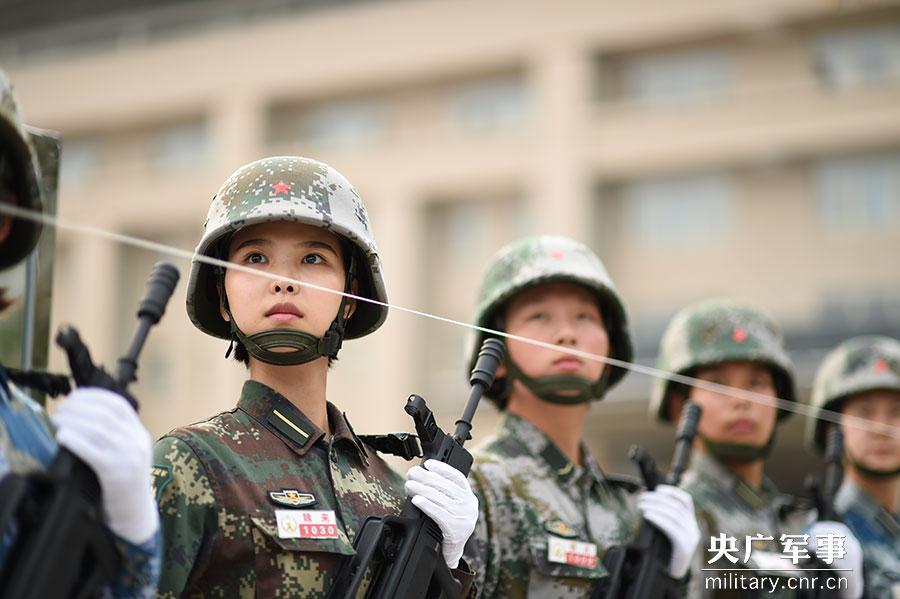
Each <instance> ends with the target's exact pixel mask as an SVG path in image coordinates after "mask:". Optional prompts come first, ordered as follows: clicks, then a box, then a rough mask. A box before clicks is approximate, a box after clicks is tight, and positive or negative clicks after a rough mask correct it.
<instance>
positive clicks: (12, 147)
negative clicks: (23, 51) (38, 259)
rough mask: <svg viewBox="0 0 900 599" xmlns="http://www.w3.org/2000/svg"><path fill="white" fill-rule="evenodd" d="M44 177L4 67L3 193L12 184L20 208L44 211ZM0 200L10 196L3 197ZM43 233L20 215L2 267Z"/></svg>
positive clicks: (2, 252) (0, 77)
mask: <svg viewBox="0 0 900 599" xmlns="http://www.w3.org/2000/svg"><path fill="white" fill-rule="evenodd" d="M4 163H5V164H4ZM40 180H41V174H40V167H39V166H38V161H37V157H36V155H35V151H34V146H33V145H32V143H31V137H30V135H29V133H28V131H27V130H26V127H25V125H24V124H23V123H22V119H21V118H20V117H19V110H18V107H17V106H16V100H15V98H14V97H13V93H12V84H11V83H10V82H9V79H8V78H7V77H6V74H5V73H4V72H3V71H2V70H0V194H2V188H3V187H7V186H8V187H9V191H11V192H12V193H13V194H15V198H16V203H17V205H18V206H19V207H20V208H26V209H28V210H35V211H40V210H42V208H43V204H42V202H41V186H40ZM0 201H7V200H6V199H5V198H0ZM2 216H3V215H0V217H2ZM40 235H41V225H40V223H36V222H34V221H30V220H22V219H18V220H17V221H16V222H15V223H14V224H13V227H12V230H11V231H10V234H9V236H8V237H7V238H6V240H5V241H4V242H3V243H2V244H0V270H2V269H6V268H9V267H10V266H14V265H15V264H17V263H18V262H20V261H21V260H23V259H24V258H25V257H26V256H27V255H28V254H29V253H30V252H31V250H33V249H34V246H35V245H37V242H38V238H39V237H40Z"/></svg>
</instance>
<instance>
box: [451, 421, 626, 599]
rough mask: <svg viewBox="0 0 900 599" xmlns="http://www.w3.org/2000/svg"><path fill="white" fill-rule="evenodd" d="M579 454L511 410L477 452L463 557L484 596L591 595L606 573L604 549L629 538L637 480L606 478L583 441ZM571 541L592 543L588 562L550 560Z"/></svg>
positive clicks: (472, 473)
mask: <svg viewBox="0 0 900 599" xmlns="http://www.w3.org/2000/svg"><path fill="white" fill-rule="evenodd" d="M581 455H582V464H581V465H579V464H574V463H572V462H571V461H570V460H569V459H568V458H567V457H566V456H565V455H564V454H563V453H562V452H561V451H560V450H559V448H557V447H556V445H554V444H553V442H552V441H550V439H548V438H547V437H546V436H545V435H544V434H543V433H542V432H541V431H540V430H539V429H538V428H537V427H536V426H534V425H533V424H531V423H530V422H528V421H527V420H524V419H522V418H520V417H518V416H516V415H514V414H509V413H507V414H504V415H503V419H502V420H501V423H500V429H499V431H498V432H497V434H496V435H495V436H493V437H491V438H490V439H488V440H486V441H485V443H484V445H483V446H482V447H481V448H480V449H479V450H478V451H476V452H475V466H474V467H473V468H472V472H471V473H470V475H469V479H470V481H471V483H472V488H473V490H474V491H475V494H476V495H477V496H478V501H479V505H480V511H479V516H478V522H477V524H476V526H475V533H474V534H473V535H472V539H471V541H470V543H469V545H468V546H467V548H466V557H467V559H468V560H469V563H471V564H472V568H473V569H474V570H475V572H476V581H477V585H478V587H479V589H483V591H482V592H483V594H484V596H485V597H525V596H530V597H558V598H563V597H588V596H590V594H591V591H592V589H593V588H594V586H596V584H597V582H598V580H599V579H600V578H602V577H603V576H605V575H606V570H605V569H604V567H603V564H602V563H601V561H600V560H601V559H602V557H603V554H604V553H605V551H606V550H607V549H609V548H610V547H611V546H614V545H620V544H622V543H626V542H628V541H630V540H631V539H633V538H634V535H635V533H636V532H637V529H638V526H639V525H640V521H641V517H640V514H639V513H638V511H637V491H638V490H639V485H637V484H636V483H634V482H630V481H626V480H623V479H619V478H611V477H608V476H607V475H605V474H604V473H603V471H602V470H601V469H600V467H599V466H598V465H597V462H596V461H595V460H594V458H593V456H591V454H590V453H589V452H588V450H587V447H585V446H583V445H582V447H581ZM573 540H574V541H579V542H581V543H585V544H591V545H593V546H594V547H595V549H596V552H597V554H596V556H595V559H594V560H593V563H590V560H589V561H587V562H585V563H583V564H581V565H574V564H567V563H559V562H558V561H551V560H550V559H549V557H550V550H551V545H556V544H559V543H560V542H563V543H565V542H568V541H573ZM563 561H564V560H563Z"/></svg>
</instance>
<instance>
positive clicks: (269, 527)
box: [154, 157, 477, 597]
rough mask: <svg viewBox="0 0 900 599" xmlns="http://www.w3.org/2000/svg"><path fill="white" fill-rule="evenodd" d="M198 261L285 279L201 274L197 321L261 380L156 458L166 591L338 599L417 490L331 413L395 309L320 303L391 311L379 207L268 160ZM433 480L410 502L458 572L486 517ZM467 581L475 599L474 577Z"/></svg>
mask: <svg viewBox="0 0 900 599" xmlns="http://www.w3.org/2000/svg"><path fill="white" fill-rule="evenodd" d="M197 254H202V255H206V256H214V257H220V258H227V260H228V261H229V262H234V263H237V264H241V265H244V266H246V267H249V268H252V269H256V270H259V271H260V272H263V273H269V274H272V275H277V276H278V279H277V280H272V279H270V278H264V277H261V276H256V275H253V274H248V273H247V272H243V271H239V270H235V269H232V268H229V269H226V270H222V269H219V268H214V267H212V266H209V265H208V264H203V263H200V262H195V263H194V265H193V268H192V270H191V276H190V281H189V283H188V293H187V310H188V314H189V315H190V318H191V320H192V321H193V323H194V324H195V325H196V326H197V328H199V329H200V330H201V331H203V332H205V333H207V334H209V335H213V336H215V337H220V338H223V339H230V340H231V343H232V344H233V347H234V353H235V357H236V358H237V359H238V360H241V361H244V362H245V363H246V364H247V365H248V367H249V371H250V377H249V379H248V380H247V381H246V382H245V383H244V387H243V390H242V391H241V395H240V400H239V401H238V404H237V407H236V408H235V409H233V410H230V411H227V412H223V413H221V414H219V415H218V416H214V417H213V418H210V419H209V420H206V421H203V422H200V423H197V424H193V425H190V426H185V427H181V428H177V429H175V430H173V431H171V432H170V433H168V434H167V435H165V436H164V437H163V438H162V439H160V440H159V441H158V442H157V444H156V447H155V451H154V457H155V467H154V475H155V486H156V490H157V493H158V499H159V504H160V515H161V519H162V523H163V531H164V533H163V536H164V556H165V562H164V563H165V567H164V571H163V575H162V578H161V583H160V592H161V594H163V595H167V596H180V595H191V596H193V595H200V596H223V597H238V596H253V595H254V594H255V595H256V596H262V597H276V596H291V597H301V596H302V597H325V596H326V595H327V593H328V591H329V589H330V587H331V586H332V583H333V581H334V578H335V575H336V573H337V571H338V569H339V567H340V565H341V563H342V561H343V559H344V557H345V556H347V555H351V554H353V546H352V543H353V539H354V537H355V535H356V534H357V532H358V531H359V530H360V528H361V526H362V524H363V522H364V521H365V520H366V518H368V517H369V516H384V515H388V514H394V513H397V512H399V510H400V507H401V504H402V501H403V497H404V485H403V479H402V478H401V477H400V476H399V475H397V474H396V473H395V472H393V471H392V470H391V469H390V468H389V467H388V466H387V464H386V463H385V462H384V461H382V460H381V458H380V457H379V456H378V455H376V454H375V452H374V451H373V450H372V449H371V448H369V447H367V446H365V445H364V444H363V443H362V442H361V441H360V440H359V438H358V437H357V436H356V434H355V433H354V432H353V429H352V428H351V427H350V424H349V422H348V421H347V418H346V416H345V415H344V414H343V413H342V412H341V411H340V410H339V409H338V408H337V407H336V406H335V405H334V404H332V403H330V402H327V401H326V392H325V391H326V382H327V375H328V366H329V363H330V362H331V361H332V360H333V359H334V358H336V357H337V353H338V349H339V348H340V346H341V342H342V340H343V339H344V338H345V337H346V338H348V339H353V338H357V337H362V336H363V335H367V334H369V333H371V332H372V331H374V330H375V329H377V328H378V327H379V326H380V325H381V324H382V322H384V319H385V317H386V315H387V308H386V307H385V306H384V305H379V304H372V303H368V302H360V303H357V302H356V301H354V300H350V299H347V298H346V296H341V295H339V294H335V293H328V292H327V291H323V290H322V289H321V288H325V289H331V290H335V291H339V292H340V291H343V292H348V293H349V292H352V293H353V294H355V295H360V296H362V297H366V298H371V299H374V300H377V301H380V302H386V301H387V298H386V293H385V287H384V281H383V279H382V274H381V262H380V259H379V257H378V251H377V248H376V246H375V241H374V239H373V237H372V233H371V231H370V229H369V221H368V217H367V215H366V209H365V207H364V206H363V203H362V201H361V199H360V197H359V196H358V195H357V193H356V191H355V190H354V189H353V187H352V186H351V185H350V183H349V182H348V181H347V180H346V179H345V178H344V177H343V176H342V175H341V174H340V173H338V172H337V171H335V170H334V169H332V168H331V167H329V166H327V165H325V164H322V163H319V162H316V161H313V160H308V159H305V158H299V157H274V158H267V159H263V160H259V161H257V162H253V163H251V164H248V165H246V166H244V167H242V168H240V169H238V170H237V171H236V172H235V173H234V174H233V175H232V176H231V177H230V178H229V179H228V180H227V181H225V183H224V184H223V186H222V188H221V189H220V190H219V192H218V193H217V194H216V196H215V198H214V199H213V202H212V206H211V207H210V210H209V215H208V217H207V221H206V224H205V227H204V234H203V238H202V239H201V241H200V244H199V246H198V247H197ZM296 280H301V281H303V282H308V283H310V284H313V285H316V286H318V287H319V288H320V289H314V288H310V287H301V286H298V285H297V284H296V282H295V281H296ZM230 351H231V348H229V352H230ZM226 355H227V354H226ZM426 467H427V470H426V469H423V468H421V467H415V468H413V469H411V470H410V473H409V475H408V478H407V483H406V492H407V493H409V494H410V495H412V496H413V502H414V503H415V505H416V506H417V507H419V508H420V509H422V511H423V512H425V513H426V514H427V515H428V516H430V517H431V518H432V519H433V520H434V521H435V522H437V524H438V525H439V526H440V528H441V531H442V532H443V539H444V540H443V553H444V558H445V559H446V561H447V564H448V565H449V566H450V567H451V568H456V567H457V565H458V564H459V558H460V556H461V554H462V547H463V544H464V543H465V541H466V539H468V537H469V535H470V534H471V532H472V529H473V527H474V523H475V518H476V516H477V503H476V500H475V497H474V495H473V494H472V492H471V490H470V489H469V486H468V483H467V482H466V479H465V477H464V476H463V475H462V474H460V473H459V472H458V471H456V470H454V469H453V468H451V467H449V466H446V465H444V464H441V463H437V462H433V461H429V462H428V463H427V464H426ZM454 575H455V576H457V578H458V579H459V580H460V581H461V582H463V583H464V584H463V587H464V591H465V589H466V587H467V584H465V583H467V582H470V581H471V575H470V573H469V572H468V570H467V568H466V567H465V566H464V565H463V566H462V567H460V568H457V569H456V570H454Z"/></svg>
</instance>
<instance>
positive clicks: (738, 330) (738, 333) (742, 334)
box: [731, 327, 747, 343]
mask: <svg viewBox="0 0 900 599" xmlns="http://www.w3.org/2000/svg"><path fill="white" fill-rule="evenodd" d="M731 338H732V339H733V340H734V342H735V343H743V342H744V341H746V340H747V331H745V330H744V329H743V328H742V327H735V329H734V331H732V332H731Z"/></svg>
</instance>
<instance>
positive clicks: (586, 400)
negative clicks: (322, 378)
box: [466, 236, 699, 598]
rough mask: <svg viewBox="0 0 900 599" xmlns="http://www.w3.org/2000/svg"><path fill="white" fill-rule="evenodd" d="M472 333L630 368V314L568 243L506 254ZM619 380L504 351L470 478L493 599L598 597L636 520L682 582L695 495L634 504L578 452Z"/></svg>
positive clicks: (567, 361) (523, 243)
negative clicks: (594, 414) (491, 431)
mask: <svg viewBox="0 0 900 599" xmlns="http://www.w3.org/2000/svg"><path fill="white" fill-rule="evenodd" d="M476 322H477V324H479V325H480V326H486V327H490V328H494V329H502V330H504V331H506V332H508V333H511V334H514V335H518V336H522V337H527V338H529V339H536V340H538V341H543V342H546V343H551V344H556V345H559V346H561V347H563V348H566V349H575V350H580V351H583V352H588V353H590V354H594V355H599V356H604V357H606V356H610V357H613V358H617V359H619V360H626V361H627V360H630V359H631V357H632V349H631V338H630V335H629V332H628V322H627V319H626V316H625V309H624V306H623V305H622V302H621V301H620V300H619V297H618V294H617V293H616V290H615V288H614V287H613V284H612V281H611V280H610V277H609V275H608V274H607V273H606V269H605V268H604V267H603V264H602V263H601V262H600V260H599V258H597V256H595V255H594V253H593V252H591V251H590V250H589V249H588V248H587V247H585V246H584V245H582V244H580V243H578V242H576V241H573V240H571V239H567V238H565V237H551V236H541V237H533V238H528V239H523V240H520V241H518V242H516V243H513V244H511V245H510V246H507V247H506V248H503V249H502V250H500V251H499V252H498V253H497V255H496V256H495V257H494V259H493V260H492V261H491V263H490V265H489V267H488V269H487V272H486V274H485V276H484V279H483V281H482V286H481V291H480V293H479V301H478V308H477V316H476ZM480 345H481V339H478V343H476V344H474V346H473V348H474V351H473V353H472V361H473V362H474V360H475V356H476V354H477V351H478V347H480ZM624 374H625V371H624V370H622V369H619V368H615V367H611V366H608V365H605V364H603V363H601V362H599V361H593V360H583V359H581V358H579V357H576V356H573V355H571V354H566V353H562V352H559V351H556V350H553V349H549V348H543V347H538V346H535V345H533V344H529V343H525V342H523V341H520V340H516V339H510V340H508V341H507V353H506V356H505V359H504V363H503V365H501V367H500V369H498V371H497V378H496V380H495V383H494V385H493V386H492V387H491V389H490V390H489V391H488V392H487V393H486V395H487V396H488V397H489V398H490V399H492V400H493V401H494V403H495V404H496V405H497V406H498V407H499V408H500V409H501V410H502V411H503V412H504V414H503V418H502V420H501V421H500V426H499V430H498V431H497V434H496V435H495V436H494V437H492V438H491V439H488V440H487V441H486V442H485V444H484V445H483V446H482V447H481V448H480V449H479V450H478V451H477V452H476V453H475V465H474V466H473V467H472V472H471V474H470V477H471V479H472V483H473V487H474V489H475V491H476V493H477V494H478V497H479V503H480V515H479V519H478V523H477V528H476V532H475V534H474V535H473V536H472V538H471V540H470V543H469V545H468V546H467V551H466V556H467V558H468V559H469V561H470V563H471V564H472V565H473V567H474V569H475V571H476V575H477V576H478V586H479V589H482V590H483V593H484V596H486V597H524V596H526V595H527V596H532V597H554V598H562V597H588V596H590V595H591V593H592V591H593V590H594V588H595V587H596V586H597V584H598V582H599V581H600V579H601V578H603V577H604V575H605V574H606V572H605V570H604V568H603V564H602V563H601V562H600V558H602V557H603V554H604V553H605V551H606V550H607V549H609V548H610V547H611V546H613V545H619V544H625V543H628V542H629V541H631V540H632V539H633V538H634V535H635V533H636V532H637V530H638V526H639V524H640V517H641V516H643V517H644V518H646V519H647V520H648V521H650V522H652V523H653V524H655V525H656V526H657V527H658V528H659V529H660V530H661V531H662V532H663V533H664V534H665V535H666V536H667V537H668V538H669V539H670V541H671V542H672V556H671V560H670V562H669V564H668V573H669V575H670V576H671V577H672V578H674V579H676V580H680V579H682V578H683V577H684V576H685V575H686V573H687V570H688V566H689V564H690V560H691V557H692V555H693V553H694V549H695V548H696V546H697V542H698V539H699V537H698V534H699V533H698V530H697V523H696V521H695V519H694V510H693V506H692V504H691V499H690V496H689V495H688V494H687V493H685V492H684V491H682V490H680V489H678V488H675V487H672V486H668V485H660V486H659V487H657V490H656V491H654V492H647V493H644V494H641V495H639V493H638V492H639V487H638V485H636V484H634V483H631V482H628V481H625V480H622V479H618V478H615V477H611V476H609V475H607V474H605V473H604V472H603V471H602V470H601V469H600V466H599V465H598V464H597V462H596V460H594V458H593V456H592V455H591V454H590V452H589V451H588V449H587V447H586V445H585V444H584V442H583V440H582V432H583V430H584V424H585V421H586V419H587V415H588V410H589V408H590V403H591V401H592V400H599V399H601V398H602V397H603V395H604V394H605V393H606V391H607V390H608V389H609V388H610V387H611V386H612V385H614V384H616V383H617V382H618V381H619V380H620V379H621V378H622V377H623V376H624ZM482 585H483V586H482Z"/></svg>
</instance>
